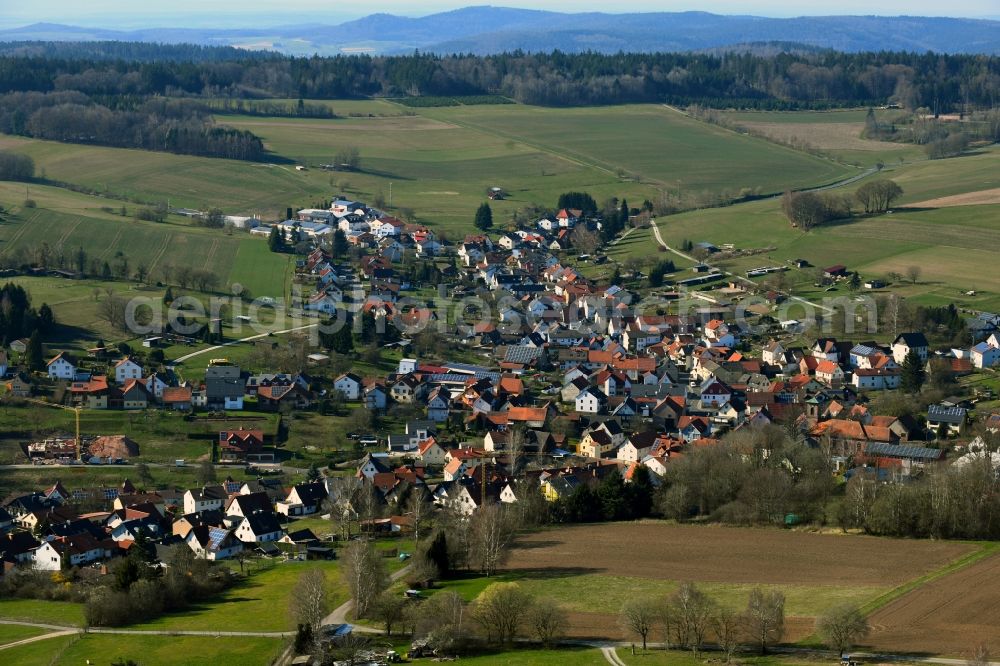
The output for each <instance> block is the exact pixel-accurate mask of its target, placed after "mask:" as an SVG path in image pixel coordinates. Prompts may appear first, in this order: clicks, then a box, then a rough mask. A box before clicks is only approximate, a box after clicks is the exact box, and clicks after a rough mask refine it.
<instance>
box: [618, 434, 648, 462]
mask: <svg viewBox="0 0 1000 666" xmlns="http://www.w3.org/2000/svg"><path fill="white" fill-rule="evenodd" d="M655 443H656V433H652V432H645V433H637V434H635V435H632V436H631V437H629V438H628V439H627V440H626V441H625V443H624V444H622V445H621V446H619V447H618V451H617V458H618V460H621V461H623V462H639V461H640V460H642V459H644V458H646V457H647V456H648V455H649V453H650V452H651V451H652V450H653V445H654V444H655Z"/></svg>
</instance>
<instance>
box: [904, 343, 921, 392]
mask: <svg viewBox="0 0 1000 666" xmlns="http://www.w3.org/2000/svg"><path fill="white" fill-rule="evenodd" d="M901 370H902V374H901V376H900V380H901V383H902V388H903V390H904V391H906V392H907V393H917V392H918V391H920V387H921V386H923V385H924V380H925V379H927V372H926V371H925V370H924V362H923V361H922V360H920V355H919V354H917V352H916V350H914V349H911V350H910V351H909V353H908V354H907V355H906V358H904V359H903V364H902V366H901Z"/></svg>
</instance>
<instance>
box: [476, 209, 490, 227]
mask: <svg viewBox="0 0 1000 666" xmlns="http://www.w3.org/2000/svg"><path fill="white" fill-rule="evenodd" d="M492 227H493V209H492V208H490V205H489V204H488V203H483V204H482V205H480V206H479V209H478V210H477V211H476V228H477V229H479V230H481V231H486V230H487V229H491V228H492Z"/></svg>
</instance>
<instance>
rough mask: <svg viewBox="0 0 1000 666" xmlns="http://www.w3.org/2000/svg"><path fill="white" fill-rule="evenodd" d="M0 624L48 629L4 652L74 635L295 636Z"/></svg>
mask: <svg viewBox="0 0 1000 666" xmlns="http://www.w3.org/2000/svg"><path fill="white" fill-rule="evenodd" d="M0 624H14V625H20V626H22V627H38V628H39V629H49V630H50V633H47V634H42V635H41V636H33V637H32V638H25V639H23V640H20V641H15V642H13V643H7V644H6V645H0V650H5V649H7V648H11V647H14V646H17V645H22V644H24V643H31V642H33V641H40V640H45V639H47V638H57V637H59V636H72V635H74V634H85V633H90V634H122V635H136V636H211V637H213V638H217V637H219V636H236V637H241V636H242V637H250V636H253V637H259V638H289V637H291V636H294V635H295V632H294V631H197V630H183V629H180V630H169V631H167V630H164V631H153V630H142V629H99V628H96V627H91V628H89V629H87V630H84V629H82V628H80V627H67V626H64V625H58V624H45V623H42V622H24V621H20V620H3V619H0Z"/></svg>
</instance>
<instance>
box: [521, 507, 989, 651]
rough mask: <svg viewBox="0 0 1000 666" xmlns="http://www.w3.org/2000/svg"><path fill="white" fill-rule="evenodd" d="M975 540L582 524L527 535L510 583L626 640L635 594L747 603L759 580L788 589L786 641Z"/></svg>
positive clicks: (580, 622)
mask: <svg viewBox="0 0 1000 666" xmlns="http://www.w3.org/2000/svg"><path fill="white" fill-rule="evenodd" d="M976 549H977V547H976V546H975V545H973V544H965V543H956V542H932V541H904V540H895V539H880V538H874V537H863V536H848V535H838V534H814V533H806V532H792V531H784V530H765V529H748V528H728V527H720V526H693V525H674V524H669V523H663V522H657V521H645V522H641V523H617V524H603V525H581V526H573V527H565V528H559V529H552V530H547V531H542V532H537V533H534V534H530V535H527V536H525V537H523V538H522V539H520V540H518V542H517V543H516V544H515V546H514V549H513V551H512V553H511V557H510V561H509V563H508V566H507V569H506V570H505V571H504V572H503V573H502V574H501V577H502V578H503V579H506V580H517V581H518V582H520V583H521V584H522V585H523V586H525V587H526V588H528V589H529V590H531V591H532V592H533V593H535V594H538V595H541V596H545V597H546V598H550V599H553V600H554V601H556V602H558V603H559V604H561V605H562V606H563V607H564V608H565V609H566V610H567V618H568V621H569V622H568V623H569V627H568V634H569V635H571V636H574V637H588V638H612V639H617V638H622V637H623V636H622V633H621V629H620V628H619V627H618V626H617V622H616V618H617V612H618V609H619V608H620V607H621V605H622V603H624V601H625V600H626V599H628V598H631V597H634V596H636V595H650V596H661V595H662V596H666V595H668V594H670V593H672V592H673V591H674V590H675V589H676V588H677V586H678V585H679V584H680V583H681V582H683V581H694V582H696V583H698V585H699V587H701V588H702V589H703V590H704V591H705V592H706V593H708V594H709V595H710V596H711V597H712V598H713V599H715V600H716V601H717V602H718V603H720V604H722V605H725V606H729V607H731V608H734V609H739V608H743V607H744V606H745V604H746V599H747V595H748V594H749V592H750V590H751V589H752V588H753V587H755V586H758V585H760V586H763V587H768V588H776V589H780V590H781V591H782V592H784V594H785V597H786V605H785V607H786V613H787V614H788V622H787V633H786V640H790V641H797V640H801V639H803V638H805V637H806V636H808V635H809V634H811V633H812V629H813V618H814V617H816V616H817V615H819V614H820V613H822V612H823V611H825V610H826V609H828V608H830V607H832V606H835V605H837V604H841V603H852V604H857V605H863V604H865V603H868V602H870V601H872V600H874V599H876V598H877V597H879V596H880V595H882V594H885V593H887V592H889V591H890V590H892V589H893V588H894V587H896V586H898V585H901V584H903V583H906V582H907V581H910V580H913V579H914V578H917V577H919V576H922V575H924V574H927V573H929V572H932V571H936V570H938V569H940V568H942V567H943V566H945V565H947V564H948V563H950V562H952V561H954V560H956V559H958V558H960V557H962V556H963V555H966V554H968V553H971V552H974V551H975V550H976Z"/></svg>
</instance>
